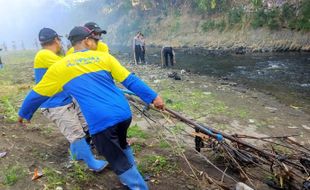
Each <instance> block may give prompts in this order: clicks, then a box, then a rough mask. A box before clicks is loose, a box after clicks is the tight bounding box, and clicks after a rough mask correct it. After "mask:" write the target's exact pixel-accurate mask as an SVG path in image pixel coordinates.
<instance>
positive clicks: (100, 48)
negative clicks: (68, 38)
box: [66, 41, 109, 55]
mask: <svg viewBox="0 0 310 190" xmlns="http://www.w3.org/2000/svg"><path fill="white" fill-rule="evenodd" d="M96 51H101V52H106V53H109V47H108V45H107V44H105V43H103V42H102V41H99V42H98V45H97V50H96ZM72 53H74V48H73V47H71V48H70V49H69V50H68V51H67V53H66V55H70V54H72Z"/></svg>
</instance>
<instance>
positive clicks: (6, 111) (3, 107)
mask: <svg viewBox="0 0 310 190" xmlns="http://www.w3.org/2000/svg"><path fill="white" fill-rule="evenodd" d="M0 114H3V115H5V120H6V121H8V122H14V121H17V118H18V115H17V111H16V107H15V106H14V104H13V103H12V101H11V100H10V98H9V97H7V96H4V97H0Z"/></svg>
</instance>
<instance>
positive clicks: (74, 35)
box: [68, 26, 100, 44]
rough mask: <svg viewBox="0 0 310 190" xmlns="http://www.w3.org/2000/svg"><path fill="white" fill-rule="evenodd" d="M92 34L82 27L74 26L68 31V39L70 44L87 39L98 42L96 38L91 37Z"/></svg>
mask: <svg viewBox="0 0 310 190" xmlns="http://www.w3.org/2000/svg"><path fill="white" fill-rule="evenodd" d="M93 32H94V31H93V30H90V29H88V28H86V27H84V26H76V27H74V28H73V29H72V30H71V31H70V33H69V36H68V39H69V40H70V42H71V43H72V44H73V43H76V42H78V41H82V40H84V39H85V38H87V37H91V38H93V39H95V40H99V39H100V38H99V37H98V36H95V35H93Z"/></svg>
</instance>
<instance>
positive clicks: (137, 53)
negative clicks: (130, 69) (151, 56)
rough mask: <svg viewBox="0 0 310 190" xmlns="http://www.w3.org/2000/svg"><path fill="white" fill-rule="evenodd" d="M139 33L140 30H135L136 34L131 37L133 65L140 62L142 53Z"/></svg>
mask: <svg viewBox="0 0 310 190" xmlns="http://www.w3.org/2000/svg"><path fill="white" fill-rule="evenodd" d="M140 35H141V32H137V34H136V35H135V37H134V38H133V43H132V49H133V55H134V59H135V65H137V64H138V63H139V62H140V60H141V55H142V52H141V40H140Z"/></svg>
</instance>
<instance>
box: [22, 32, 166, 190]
mask: <svg viewBox="0 0 310 190" xmlns="http://www.w3.org/2000/svg"><path fill="white" fill-rule="evenodd" d="M69 39H70V41H71V43H72V45H73V47H74V49H75V51H76V53H74V54H70V55H68V56H66V57H65V58H64V59H62V60H61V61H59V62H58V63H56V64H54V65H53V66H52V67H51V68H49V70H48V71H47V73H46V74H45V75H44V77H43V79H42V80H41V82H40V83H39V84H37V85H36V86H35V87H34V88H33V90H31V91H30V93H29V94H28V95H27V97H26V98H25V100H24V102H23V104H22V107H21V108H20V110H19V116H20V118H19V122H20V123H23V118H25V119H27V120H30V119H31V117H32V115H33V113H34V112H35V111H36V110H37V108H38V107H39V106H40V104H42V103H43V102H44V101H46V100H47V99H48V98H49V97H50V96H53V95H54V94H56V93H59V92H61V91H64V92H66V93H68V94H70V95H71V96H73V97H74V98H75V99H76V100H77V102H78V103H79V105H80V106H81V110H82V112H83V114H84V116H85V118H86V120H87V123H88V124H89V132H90V134H91V135H92V138H93V141H94V143H95V145H96V149H97V150H98V152H99V153H100V154H102V155H103V156H105V157H106V159H107V160H108V162H109V164H110V165H111V167H112V169H113V171H114V172H115V173H116V174H117V175H118V177H119V179H120V181H121V182H122V183H123V184H124V185H126V186H127V187H129V188H130V189H134V190H137V189H139V190H145V189H148V187H147V184H146V183H145V181H144V180H143V178H142V176H141V174H140V173H139V171H138V169H137V166H136V164H135V160H134V156H133V153H132V149H131V148H130V146H129V145H128V143H127V139H126V136H127V129H128V127H129V125H130V123H131V119H132V113H131V110H130V106H129V103H128V101H127V99H126V97H125V95H124V94H123V93H122V91H121V90H120V89H119V88H118V87H117V86H116V85H115V82H114V80H116V81H118V82H121V83H122V84H123V85H124V86H125V87H126V88H127V89H129V90H131V91H132V92H134V93H135V94H136V95H138V96H139V97H140V98H141V99H142V100H143V101H144V102H145V103H147V104H151V103H153V104H154V106H155V107H157V108H160V109H163V108H164V102H163V100H162V98H161V97H160V96H158V95H157V93H156V92H154V91H153V90H152V89H151V88H150V87H148V86H147V85H146V84H145V83H144V82H143V81H142V80H141V79H139V78H138V77H137V76H136V75H134V74H132V73H130V72H129V71H128V70H127V69H126V68H125V67H123V66H122V65H121V64H120V63H119V62H118V60H117V59H115V58H114V57H113V56H112V55H110V54H108V53H102V52H99V51H91V50H88V49H93V48H91V47H95V46H96V40H94V37H93V36H92V33H91V31H90V30H88V29H87V28H85V27H75V28H73V29H72V30H71V32H70V34H69ZM90 84H91V85H90Z"/></svg>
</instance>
